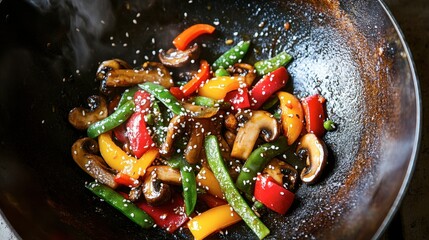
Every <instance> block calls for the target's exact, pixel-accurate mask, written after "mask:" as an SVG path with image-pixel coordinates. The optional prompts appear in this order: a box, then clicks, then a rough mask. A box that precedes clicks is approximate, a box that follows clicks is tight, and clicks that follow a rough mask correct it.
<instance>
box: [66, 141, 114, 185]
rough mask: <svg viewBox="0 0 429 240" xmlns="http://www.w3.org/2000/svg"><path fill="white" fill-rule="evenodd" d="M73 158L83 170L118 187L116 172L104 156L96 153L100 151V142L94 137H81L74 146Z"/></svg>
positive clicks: (98, 179) (102, 181) (101, 181)
mask: <svg viewBox="0 0 429 240" xmlns="http://www.w3.org/2000/svg"><path fill="white" fill-rule="evenodd" d="M71 151H72V156H73V160H74V161H75V162H76V163H77V165H79V167H80V168H82V170H84V171H85V172H86V173H88V174H89V175H90V176H91V177H93V178H94V179H96V180H97V181H99V182H100V183H102V184H105V185H107V186H109V187H111V188H116V187H117V186H118V184H117V183H116V182H115V176H116V172H115V171H114V170H113V169H111V168H109V167H108V166H107V164H106V163H105V162H104V160H103V158H101V157H100V156H98V155H96V154H97V153H98V144H97V141H95V140H94V139H92V138H88V137H86V138H81V139H79V140H77V141H76V142H75V143H74V144H73V146H72V149H71Z"/></svg>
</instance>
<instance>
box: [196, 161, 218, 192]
mask: <svg viewBox="0 0 429 240" xmlns="http://www.w3.org/2000/svg"><path fill="white" fill-rule="evenodd" d="M197 185H198V186H199V187H202V188H203V189H204V190H206V191H207V192H208V193H210V194H211V195H213V196H215V197H218V198H222V199H223V198H224V196H223V192H222V189H221V188H220V185H219V182H218V181H217V179H216V177H215V175H214V174H213V172H212V171H211V170H210V169H209V168H207V167H202V168H201V170H200V171H199V172H198V174H197Z"/></svg>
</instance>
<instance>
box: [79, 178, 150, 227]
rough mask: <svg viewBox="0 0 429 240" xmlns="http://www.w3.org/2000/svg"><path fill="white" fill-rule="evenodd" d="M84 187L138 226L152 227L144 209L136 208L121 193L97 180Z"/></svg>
mask: <svg viewBox="0 0 429 240" xmlns="http://www.w3.org/2000/svg"><path fill="white" fill-rule="evenodd" d="M85 187H86V188H88V189H89V190H90V191H91V192H92V193H94V194H95V195H97V196H98V197H99V198H101V199H103V200H104V201H105V202H107V203H108V204H110V205H111V206H113V207H114V208H116V209H118V210H119V211H120V212H121V213H122V214H124V215H125V216H127V217H128V218H129V219H131V221H133V222H135V223H137V224H138V225H139V226H140V227H142V228H151V227H153V224H154V222H153V219H152V218H151V217H150V216H149V215H148V214H147V213H146V212H145V211H143V210H141V209H140V208H138V207H137V206H136V205H134V204H133V203H132V202H130V201H129V200H126V199H125V198H124V197H122V195H121V194H119V193H117V192H115V190H113V189H111V188H109V187H107V186H105V185H102V184H100V183H98V182H91V183H89V184H87V185H86V186H85Z"/></svg>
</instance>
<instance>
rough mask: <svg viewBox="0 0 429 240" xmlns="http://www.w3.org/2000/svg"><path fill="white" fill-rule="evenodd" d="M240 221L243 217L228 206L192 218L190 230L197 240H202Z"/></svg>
mask: <svg viewBox="0 0 429 240" xmlns="http://www.w3.org/2000/svg"><path fill="white" fill-rule="evenodd" d="M239 221H241V217H240V216H239V215H238V214H237V213H236V212H234V211H233V210H232V208H231V206H229V205H228V204H226V205H222V206H218V207H215V208H211V209H209V210H207V211H205V212H203V213H201V214H200V215H198V216H196V217H194V218H192V219H191V220H189V222H188V228H189V230H190V231H191V233H192V235H193V236H194V238H195V240H200V239H204V238H205V237H207V236H209V235H210V234H212V233H214V232H217V231H219V230H221V229H224V228H226V227H228V226H231V225H232V224H235V223H237V222H239Z"/></svg>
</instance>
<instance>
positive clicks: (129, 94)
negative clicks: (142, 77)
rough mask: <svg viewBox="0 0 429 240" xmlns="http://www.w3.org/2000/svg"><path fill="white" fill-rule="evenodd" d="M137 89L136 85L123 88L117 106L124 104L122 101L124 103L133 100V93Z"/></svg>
mask: <svg viewBox="0 0 429 240" xmlns="http://www.w3.org/2000/svg"><path fill="white" fill-rule="evenodd" d="M138 90H139V88H138V87H132V88H128V89H125V91H124V92H123V93H122V96H121V99H119V102H118V106H117V108H118V107H120V106H122V105H124V103H126V102H127V101H129V100H133V98H134V94H135V93H136V92H137V91H138Z"/></svg>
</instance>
